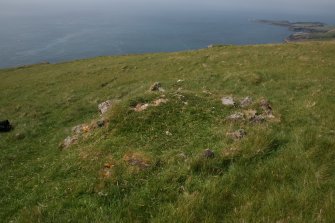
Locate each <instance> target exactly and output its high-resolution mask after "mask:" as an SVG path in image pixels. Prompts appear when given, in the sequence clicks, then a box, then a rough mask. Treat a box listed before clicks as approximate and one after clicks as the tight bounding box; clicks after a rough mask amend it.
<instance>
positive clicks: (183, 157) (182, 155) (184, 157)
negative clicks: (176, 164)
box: [177, 153, 187, 160]
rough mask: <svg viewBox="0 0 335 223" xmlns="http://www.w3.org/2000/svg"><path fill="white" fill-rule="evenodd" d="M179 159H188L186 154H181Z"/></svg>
mask: <svg viewBox="0 0 335 223" xmlns="http://www.w3.org/2000/svg"><path fill="white" fill-rule="evenodd" d="M177 157H178V158H180V159H182V160H186V159H187V155H186V154H185V153H179V154H178V155H177Z"/></svg>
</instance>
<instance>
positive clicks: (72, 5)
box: [0, 0, 335, 14]
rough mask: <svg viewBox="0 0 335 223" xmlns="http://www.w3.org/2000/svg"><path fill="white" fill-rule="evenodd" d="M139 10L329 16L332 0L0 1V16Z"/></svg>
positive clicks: (333, 0)
mask: <svg viewBox="0 0 335 223" xmlns="http://www.w3.org/2000/svg"><path fill="white" fill-rule="evenodd" d="M112 9H120V10H127V11H136V10H137V11H143V10H160V9H164V10H174V9H175V10H183V9H184V10H198V9H209V10H241V11H242V10H253V11H255V10H260V11H261V10H262V11H266V10H269V11H270V10H275V11H276V12H278V11H279V12H289V13H314V14H318V13H331V12H332V11H333V10H334V9H335V0H233V1H224V0H0V14H17V13H18V14H43V12H51V13H52V12H53V13H58V12H71V11H81V10H86V11H97V10H98V11H99V10H103V11H107V10H112Z"/></svg>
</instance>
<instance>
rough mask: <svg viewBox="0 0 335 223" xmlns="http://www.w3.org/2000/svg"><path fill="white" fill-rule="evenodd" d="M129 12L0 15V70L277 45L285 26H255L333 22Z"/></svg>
mask: <svg viewBox="0 0 335 223" xmlns="http://www.w3.org/2000/svg"><path fill="white" fill-rule="evenodd" d="M132 12H134V10H133V11H132ZM132 12H129V13H123V12H122V11H119V12H115V11H113V10H111V11H110V12H109V11H108V10H103V12H90V11H85V12H81V11H76V12H71V13H66V12H65V13H50V14H48V13H40V14H39V13H36V14H22V15H21V14H10V13H7V14H6V13H2V14H0V68H7V67H16V66H22V65H28V64H35V63H43V62H49V63H60V62H64V61H69V60H77V59H83V58H91V57H97V56H105V55H125V54H141V53H151V52H172V51H183V50H194V49H200V48H205V47H207V46H208V45H211V44H236V45H248V44H270V43H281V42H283V40H284V39H285V37H287V36H289V35H290V34H291V31H289V30H288V29H287V28H285V27H278V26H271V25H267V24H261V23H258V22H256V20H258V19H274V20H290V21H319V22H324V23H332V24H335V17H334V16H332V15H322V14H320V15H313V16H311V15H309V14H305V15H304V14H294V13H290V14H285V13H276V12H264V11H263V12H255V11H253V12H248V11H243V12H237V11H233V10H224V9H222V10H220V9H215V10H208V9H207V10H201V9H198V10H197V11H196V12H195V11H192V12H188V11H187V10H170V11H169V10H166V11H164V10H161V11H155V10H150V11H149V12H146V11H145V10H141V12H140V13H132Z"/></svg>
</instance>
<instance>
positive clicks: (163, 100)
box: [152, 98, 168, 106]
mask: <svg viewBox="0 0 335 223" xmlns="http://www.w3.org/2000/svg"><path fill="white" fill-rule="evenodd" d="M167 102H168V99H165V98H159V99H157V100H154V101H153V102H152V105H153V106H159V105H160V104H165V103H167Z"/></svg>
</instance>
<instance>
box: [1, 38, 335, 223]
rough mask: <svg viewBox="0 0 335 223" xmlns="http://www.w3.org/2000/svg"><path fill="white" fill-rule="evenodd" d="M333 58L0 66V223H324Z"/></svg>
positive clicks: (216, 57) (179, 56) (331, 151)
mask: <svg viewBox="0 0 335 223" xmlns="http://www.w3.org/2000/svg"><path fill="white" fill-rule="evenodd" d="M334 61H335V42H331V41H330V42H311V43H308V42H306V43H290V44H278V45H255V46H215V47H213V48H209V49H202V50H196V51H189V52H178V53H159V54H145V55H127V56H118V57H99V58H94V59H87V60H80V61H73V62H68V63H62V64H41V65H32V66H26V67H20V68H15V69H3V70H0V80H1V81H0V89H1V90H0V91H1V97H0V119H9V120H10V121H11V123H12V124H13V126H14V129H13V130H12V131H11V132H9V133H0V168H1V171H0V219H1V221H3V222H67V221H70V222H148V221H150V222H334V220H335V212H334V208H335V203H334V202H335V201H334V188H335V176H334V171H335V163H334V160H335V137H334V135H335V126H334V123H335V115H334V111H335V99H334V98H335V97H334V96H335V95H334V94H335V92H334V90H335V88H334V86H335V62H334ZM155 82H160V84H161V88H163V89H164V91H163V90H162V89H160V90H158V89H155V90H157V91H151V90H150V86H151V85H152V84H153V83H155ZM247 97H248V98H247ZM231 99H233V100H234V102H235V103H234V105H231V106H229V105H224V104H223V102H224V103H226V104H229V103H230V102H232V101H231ZM243 99H244V100H243ZM106 100H111V103H112V106H111V107H110V109H109V110H108V111H107V112H106V113H105V114H104V115H103V116H100V114H99V112H98V105H99V104H100V103H102V102H104V101H106ZM241 101H243V102H242V104H241ZM78 125H80V126H78ZM74 126H77V128H75V129H73V130H72V128H73V127H74ZM67 137H68V138H67ZM66 138H67V139H68V140H67V142H65V143H68V142H70V144H69V145H68V146H67V145H64V144H63V145H61V144H62V143H64V139H66ZM60 145H61V146H60ZM206 149H209V150H206Z"/></svg>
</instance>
